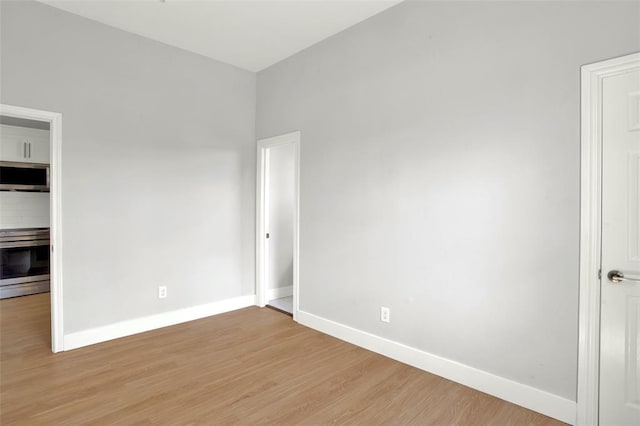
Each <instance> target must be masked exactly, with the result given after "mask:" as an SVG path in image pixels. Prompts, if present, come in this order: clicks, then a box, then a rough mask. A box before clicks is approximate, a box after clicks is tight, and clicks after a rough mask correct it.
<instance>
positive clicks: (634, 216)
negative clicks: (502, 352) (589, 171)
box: [599, 71, 640, 426]
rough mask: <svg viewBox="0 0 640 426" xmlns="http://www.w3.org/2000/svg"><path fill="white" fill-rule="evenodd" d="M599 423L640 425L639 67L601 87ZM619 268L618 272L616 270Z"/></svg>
mask: <svg viewBox="0 0 640 426" xmlns="http://www.w3.org/2000/svg"><path fill="white" fill-rule="evenodd" d="M602 90H603V92H602V93H603V104H602V143H603V151H602V159H603V160H602V288H601V303H602V307H601V325H600V333H601V336H600V410H599V411H600V425H601V426H609V425H616V426H622V425H634V426H637V425H640V71H634V72H627V73H623V74H618V75H614V76H610V77H606V78H605V79H604V82H603V86H602ZM616 271H617V272H616Z"/></svg>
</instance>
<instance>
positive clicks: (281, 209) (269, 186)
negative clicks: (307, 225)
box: [256, 132, 300, 320]
mask: <svg viewBox="0 0 640 426" xmlns="http://www.w3.org/2000/svg"><path fill="white" fill-rule="evenodd" d="M257 160H258V162H257V191H256V192H257V200H256V206H257V214H256V218H257V223H256V230H257V232H256V259H257V268H256V283H257V285H256V287H257V288H256V295H257V304H258V305H259V306H261V307H263V306H270V307H273V308H275V309H277V310H280V311H282V312H285V313H288V314H291V315H292V316H293V318H294V320H295V319H296V318H297V313H298V294H299V293H298V292H299V281H298V265H299V243H298V230H299V225H298V224H299V176H300V165H299V164H300V132H293V133H288V134H285V135H281V136H276V137H272V138H268V139H261V140H259V141H258V152H257Z"/></svg>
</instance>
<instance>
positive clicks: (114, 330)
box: [63, 294, 256, 351]
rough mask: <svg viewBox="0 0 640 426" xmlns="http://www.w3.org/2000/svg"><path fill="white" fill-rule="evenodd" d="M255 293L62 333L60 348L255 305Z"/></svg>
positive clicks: (67, 349)
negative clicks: (62, 338) (62, 344)
mask: <svg viewBox="0 0 640 426" xmlns="http://www.w3.org/2000/svg"><path fill="white" fill-rule="evenodd" d="M255 301H256V297H255V295H253V294H252V295H249V296H240V297H234V298H232V299H225V300H220V301H217V302H213V303H207V304H206V305H198V306H192V307H190V308H184V309H178V310H175V311H169V312H163V313H161V314H156V315H150V316H147V317H142V318H136V319H132V320H127V321H122V322H118V323H115V324H109V325H105V326H103V327H96V328H91V329H89V330H83V331H78V332H75V333H70V334H67V335H65V336H64V346H63V350H65V351H69V350H72V349H77V348H81V347H83V346H89V345H93V344H96V343H100V342H106V341H107V340H113V339H117V338H119V337H125V336H130V335H132V334H137V333H143V332H145V331H150V330H155V329H157V328H162V327H167V326H170V325H175V324H180V323H182V322H187V321H193V320H197V319H200V318H205V317H209V316H211V315H216V314H221V313H224V312H229V311H234V310H236V309H241V308H246V307H247V306H253V305H255Z"/></svg>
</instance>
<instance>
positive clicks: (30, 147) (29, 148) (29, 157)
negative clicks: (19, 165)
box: [29, 142, 31, 158]
mask: <svg viewBox="0 0 640 426" xmlns="http://www.w3.org/2000/svg"><path fill="white" fill-rule="evenodd" d="M29 158H31V142H29Z"/></svg>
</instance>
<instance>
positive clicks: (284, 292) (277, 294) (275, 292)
mask: <svg viewBox="0 0 640 426" xmlns="http://www.w3.org/2000/svg"><path fill="white" fill-rule="evenodd" d="M289 296H293V286H289V287H278V288H270V289H268V290H267V300H273V299H280V298H281V297H289Z"/></svg>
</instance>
